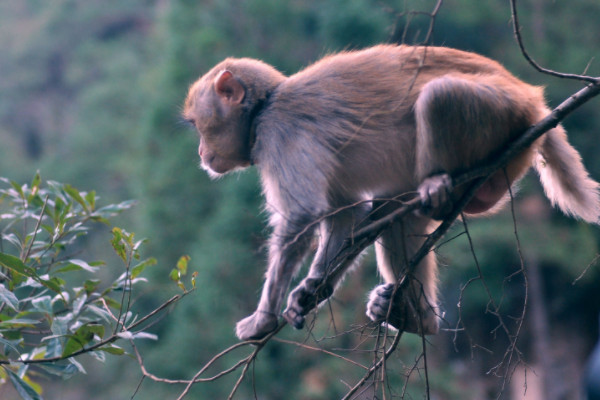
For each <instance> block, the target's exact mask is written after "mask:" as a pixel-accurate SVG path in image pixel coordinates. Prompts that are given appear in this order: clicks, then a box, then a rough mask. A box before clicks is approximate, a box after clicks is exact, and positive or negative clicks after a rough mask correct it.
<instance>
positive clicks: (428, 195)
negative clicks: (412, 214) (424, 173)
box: [418, 174, 453, 219]
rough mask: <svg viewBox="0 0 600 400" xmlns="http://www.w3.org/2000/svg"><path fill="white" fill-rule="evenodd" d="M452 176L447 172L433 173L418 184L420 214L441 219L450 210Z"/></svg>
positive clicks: (451, 205)
mask: <svg viewBox="0 0 600 400" xmlns="http://www.w3.org/2000/svg"><path fill="white" fill-rule="evenodd" d="M452 190H453V185H452V178H450V175H448V174H440V175H433V176H430V177H429V178H426V179H424V180H423V182H422V183H421V185H420V186H419V189H418V191H419V196H420V197H421V210H420V213H421V214H422V215H425V216H428V217H432V218H435V219H442V218H443V216H444V215H446V214H448V213H449V212H450V211H452V207H453V204H452Z"/></svg>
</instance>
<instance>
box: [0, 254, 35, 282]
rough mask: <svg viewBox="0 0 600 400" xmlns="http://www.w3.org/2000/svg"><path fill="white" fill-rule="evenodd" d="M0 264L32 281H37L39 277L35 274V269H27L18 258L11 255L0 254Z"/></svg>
mask: <svg viewBox="0 0 600 400" xmlns="http://www.w3.org/2000/svg"><path fill="white" fill-rule="evenodd" d="M0 264H1V265H3V266H4V267H6V268H8V269H10V270H13V271H15V272H18V273H20V274H22V275H25V276H28V277H30V278H34V279H36V278H37V279H39V276H38V275H37V274H36V272H35V269H33V268H31V267H28V266H27V265H25V264H24V263H23V261H21V259H20V258H18V257H15V256H13V255H10V254H5V253H0Z"/></svg>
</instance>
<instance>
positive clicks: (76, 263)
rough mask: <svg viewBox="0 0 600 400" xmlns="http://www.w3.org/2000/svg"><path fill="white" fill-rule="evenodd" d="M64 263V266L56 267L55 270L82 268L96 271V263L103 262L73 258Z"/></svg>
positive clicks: (63, 270) (66, 270) (65, 270)
mask: <svg viewBox="0 0 600 400" xmlns="http://www.w3.org/2000/svg"><path fill="white" fill-rule="evenodd" d="M65 264H66V265H65V266H64V267H61V268H59V269H57V270H56V271H55V272H56V273H59V272H68V271H79V270H82V269H83V270H85V271H88V272H96V271H97V270H98V268H97V267H96V265H102V264H104V263H100V264H98V263H87V262H85V261H83V260H77V259H73V260H68V261H66V262H65Z"/></svg>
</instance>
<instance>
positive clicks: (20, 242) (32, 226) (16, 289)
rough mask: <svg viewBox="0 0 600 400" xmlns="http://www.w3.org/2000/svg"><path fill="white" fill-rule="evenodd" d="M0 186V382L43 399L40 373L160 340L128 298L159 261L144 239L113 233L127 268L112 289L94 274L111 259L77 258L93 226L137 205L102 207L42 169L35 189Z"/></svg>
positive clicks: (66, 372) (63, 371)
mask: <svg viewBox="0 0 600 400" xmlns="http://www.w3.org/2000/svg"><path fill="white" fill-rule="evenodd" d="M0 182H1V184H2V186H0V232H1V235H2V236H1V240H0V299H1V300H2V302H1V305H0V349H1V352H0V385H1V384H5V383H7V382H10V383H12V385H13V386H14V388H15V390H16V391H17V392H18V393H19V395H20V396H21V397H22V398H23V399H41V398H42V397H41V394H42V387H41V385H40V384H38V383H36V381H34V377H35V376H37V375H38V374H39V372H40V371H45V372H47V373H50V374H52V375H56V376H59V377H62V378H69V377H71V376H72V375H74V374H77V373H81V372H85V370H84V367H83V366H82V364H81V363H80V362H79V361H77V360H76V358H77V357H78V356H79V355H81V354H84V353H89V354H90V355H92V356H93V357H94V358H96V359H98V360H100V361H104V359H105V356H104V354H105V353H106V354H111V355H123V354H125V350H124V349H123V348H122V347H120V346H118V345H117V344H115V342H117V341H118V340H121V339H127V340H133V339H139V338H154V336H153V335H150V334H148V333H145V332H143V331H141V330H139V328H138V329H135V328H136V327H138V325H139V321H138V320H137V317H138V316H137V315H135V314H134V313H133V312H132V310H131V309H130V302H131V293H132V290H133V288H134V287H135V286H137V285H138V284H139V283H140V282H143V281H145V279H144V278H143V277H142V276H141V274H142V272H143V271H144V270H145V269H146V268H147V267H148V266H151V265H154V264H155V263H156V260H155V259H153V258H148V259H142V258H141V254H140V248H141V245H142V244H143V243H144V241H143V240H135V239H134V234H133V233H129V232H127V231H125V230H123V229H121V228H117V227H115V228H113V229H112V238H111V240H110V242H111V244H112V247H113V249H114V251H115V253H116V254H117V256H118V258H119V259H120V261H121V263H122V267H121V268H122V270H123V272H122V273H121V274H120V276H119V277H118V278H117V279H116V280H114V282H113V283H112V284H106V283H104V282H103V281H102V280H100V279H96V278H95V277H96V276H97V275H98V274H99V272H100V271H101V270H102V269H104V268H108V267H107V266H106V263H105V262H103V261H84V260H81V259H79V258H75V256H74V254H75V253H77V249H78V246H79V242H80V241H81V240H82V238H83V237H84V236H85V235H87V234H88V233H89V232H90V230H91V229H92V228H93V225H94V224H97V223H102V224H108V223H109V220H111V219H113V218H114V217H115V216H117V215H119V214H120V213H121V212H122V211H124V210H127V209H129V208H131V207H132V206H133V205H134V202H132V201H125V202H122V203H119V204H111V205H107V206H103V207H98V205H97V196H96V194H95V192H93V191H90V192H81V191H79V190H77V189H76V188H74V187H73V186H71V185H67V184H60V183H58V182H54V181H48V182H45V183H44V182H43V181H42V179H41V177H40V175H39V173H38V174H36V175H35V177H34V179H33V181H32V182H31V184H24V185H21V184H18V183H16V182H14V181H10V180H8V179H5V178H0ZM188 260H189V258H186V259H185V267H186V268H185V269H187V261H188ZM181 264H182V265H181V266H179V265H178V268H179V269H180V270H181V269H183V267H184V265H183V264H184V263H183V262H182V263H181ZM182 275H184V273H182ZM130 329H132V331H130Z"/></svg>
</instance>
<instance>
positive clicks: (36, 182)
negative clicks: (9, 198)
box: [27, 171, 42, 203]
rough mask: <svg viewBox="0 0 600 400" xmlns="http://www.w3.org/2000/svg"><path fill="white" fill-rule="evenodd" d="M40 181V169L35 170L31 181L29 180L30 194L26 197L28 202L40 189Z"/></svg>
mask: <svg viewBox="0 0 600 400" xmlns="http://www.w3.org/2000/svg"><path fill="white" fill-rule="evenodd" d="M41 183H42V177H41V176H40V171H37V172H36V173H35V175H34V177H33V181H31V194H30V195H29V198H28V199H27V201H28V202H30V203H31V202H32V201H33V200H34V198H35V197H36V196H37V194H38V192H39V190H40V184H41Z"/></svg>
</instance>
